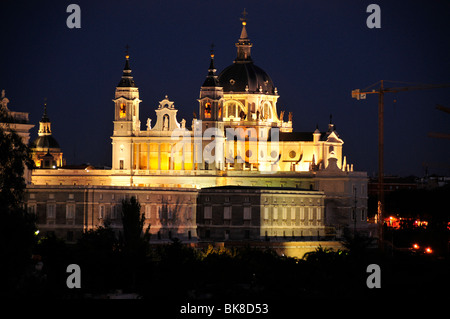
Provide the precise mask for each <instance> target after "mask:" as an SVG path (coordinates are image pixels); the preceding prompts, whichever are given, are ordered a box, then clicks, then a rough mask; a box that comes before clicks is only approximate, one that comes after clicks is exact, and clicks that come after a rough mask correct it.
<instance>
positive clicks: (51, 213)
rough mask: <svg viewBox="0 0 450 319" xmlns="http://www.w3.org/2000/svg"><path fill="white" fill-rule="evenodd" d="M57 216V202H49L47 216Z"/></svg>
mask: <svg viewBox="0 0 450 319" xmlns="http://www.w3.org/2000/svg"><path fill="white" fill-rule="evenodd" d="M55 217H56V204H47V218H51V219H54V218H55Z"/></svg>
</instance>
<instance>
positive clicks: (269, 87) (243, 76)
mask: <svg viewBox="0 0 450 319" xmlns="http://www.w3.org/2000/svg"><path fill="white" fill-rule="evenodd" d="M219 82H220V86H222V87H223V92H224V93H228V92H245V88H246V86H247V85H248V92H249V93H260V92H259V88H260V87H261V88H262V93H268V94H275V88H274V85H273V82H272V79H271V78H270V76H269V75H268V74H267V73H266V72H265V71H264V70H263V69H261V68H260V67H257V66H256V65H254V64H253V62H244V63H239V62H235V63H233V64H232V65H230V66H229V67H227V68H226V69H224V70H223V71H222V72H221V73H220V75H219Z"/></svg>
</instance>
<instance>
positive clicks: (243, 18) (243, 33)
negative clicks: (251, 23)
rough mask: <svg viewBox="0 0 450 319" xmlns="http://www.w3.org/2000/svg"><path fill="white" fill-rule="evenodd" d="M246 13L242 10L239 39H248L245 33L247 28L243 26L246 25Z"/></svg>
mask: <svg viewBox="0 0 450 319" xmlns="http://www.w3.org/2000/svg"><path fill="white" fill-rule="evenodd" d="M247 14H248V13H247V12H246V11H245V8H244V11H243V12H242V18H241V21H242V31H241V37H240V38H239V41H245V40H248V35H247V29H246V28H245V26H246V25H247V18H246V17H245V16H246V15H247Z"/></svg>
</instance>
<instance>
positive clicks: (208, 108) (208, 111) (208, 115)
mask: <svg viewBox="0 0 450 319" xmlns="http://www.w3.org/2000/svg"><path fill="white" fill-rule="evenodd" d="M210 118H211V103H206V104H205V119H210Z"/></svg>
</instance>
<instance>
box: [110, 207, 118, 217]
mask: <svg viewBox="0 0 450 319" xmlns="http://www.w3.org/2000/svg"><path fill="white" fill-rule="evenodd" d="M116 218H117V206H116V205H112V206H111V219H116Z"/></svg>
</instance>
